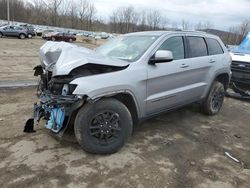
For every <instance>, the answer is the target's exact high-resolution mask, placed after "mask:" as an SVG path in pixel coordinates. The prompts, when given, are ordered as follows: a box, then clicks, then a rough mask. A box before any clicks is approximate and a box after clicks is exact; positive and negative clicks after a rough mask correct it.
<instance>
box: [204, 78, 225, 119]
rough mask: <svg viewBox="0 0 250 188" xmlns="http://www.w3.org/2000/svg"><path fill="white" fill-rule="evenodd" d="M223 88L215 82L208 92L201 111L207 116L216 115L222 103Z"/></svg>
mask: <svg viewBox="0 0 250 188" xmlns="http://www.w3.org/2000/svg"><path fill="white" fill-rule="evenodd" d="M224 96H225V88H224V85H223V84H222V83H220V82H218V81H215V82H214V83H213V85H212V87H211V89H210V92H209V94H208V96H207V98H206V99H205V101H204V103H203V104H202V111H203V113H204V114H207V115H215V114H217V113H218V112H219V111H220V109H221V107H222V105H223V101H224Z"/></svg>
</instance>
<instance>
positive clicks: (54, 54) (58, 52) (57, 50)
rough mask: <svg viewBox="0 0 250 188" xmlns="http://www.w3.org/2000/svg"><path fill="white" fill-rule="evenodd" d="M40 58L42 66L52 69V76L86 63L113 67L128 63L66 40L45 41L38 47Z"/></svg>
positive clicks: (64, 73) (124, 65)
mask: <svg viewBox="0 0 250 188" xmlns="http://www.w3.org/2000/svg"><path fill="white" fill-rule="evenodd" d="M40 58H41V59H40V60H41V64H42V66H43V68H44V69H45V70H47V71H52V73H53V76H58V75H68V74H69V73H70V72H71V71H72V70H73V69H75V68H77V67H80V66H82V65H86V64H96V65H104V66H113V67H126V66H128V64H129V63H127V62H125V61H122V60H117V59H115V60H114V59H112V58H110V57H107V56H103V55H101V54H99V53H97V52H95V51H94V50H90V49H87V48H84V47H79V46H76V45H73V44H68V43H66V42H50V41H49V42H46V43H45V44H44V45H43V46H42V47H41V49H40Z"/></svg>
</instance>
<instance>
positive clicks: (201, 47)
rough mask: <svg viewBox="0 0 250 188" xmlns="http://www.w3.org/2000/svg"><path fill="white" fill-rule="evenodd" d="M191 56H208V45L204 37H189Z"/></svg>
mask: <svg viewBox="0 0 250 188" xmlns="http://www.w3.org/2000/svg"><path fill="white" fill-rule="evenodd" d="M187 42H188V47H189V57H190V58H192V57H202V56H207V55H208V54H207V45H206V43H205V40H204V39H203V38H202V37H187Z"/></svg>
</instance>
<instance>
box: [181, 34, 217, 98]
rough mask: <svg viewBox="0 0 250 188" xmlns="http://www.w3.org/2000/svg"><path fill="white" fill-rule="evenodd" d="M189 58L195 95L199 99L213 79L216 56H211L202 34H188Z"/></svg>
mask: <svg viewBox="0 0 250 188" xmlns="http://www.w3.org/2000/svg"><path fill="white" fill-rule="evenodd" d="M186 41H187V46H188V58H189V60H190V61H191V62H192V80H193V84H194V86H195V87H194V88H193V91H192V93H193V96H194V97H195V98H197V99H200V98H203V97H205V96H204V94H205V91H206V89H207V87H208V85H209V84H210V81H211V77H212V76H211V73H212V72H213V71H214V64H215V63H216V58H213V57H210V56H209V53H208V48H207V43H206V40H205V38H204V37H202V36H190V35H188V36H186Z"/></svg>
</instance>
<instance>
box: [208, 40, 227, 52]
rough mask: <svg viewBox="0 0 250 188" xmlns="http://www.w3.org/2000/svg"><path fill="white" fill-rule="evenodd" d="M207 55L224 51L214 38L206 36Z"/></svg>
mask: <svg viewBox="0 0 250 188" xmlns="http://www.w3.org/2000/svg"><path fill="white" fill-rule="evenodd" d="M206 42H207V47H208V53H209V55H217V54H223V53H224V51H223V49H222V47H221V45H220V43H219V42H218V41H217V40H215V39H210V38H206Z"/></svg>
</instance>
